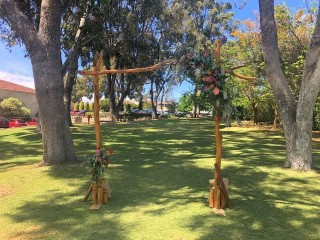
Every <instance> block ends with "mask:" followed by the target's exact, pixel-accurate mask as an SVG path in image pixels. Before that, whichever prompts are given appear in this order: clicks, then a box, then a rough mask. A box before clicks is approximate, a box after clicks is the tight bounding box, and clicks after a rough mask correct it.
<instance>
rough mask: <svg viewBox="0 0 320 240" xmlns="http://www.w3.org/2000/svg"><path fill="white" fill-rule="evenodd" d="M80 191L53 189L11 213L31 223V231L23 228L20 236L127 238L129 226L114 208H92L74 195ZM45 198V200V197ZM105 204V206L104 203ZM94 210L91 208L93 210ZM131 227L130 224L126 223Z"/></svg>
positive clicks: (25, 237) (18, 221)
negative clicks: (116, 216)
mask: <svg viewBox="0 0 320 240" xmlns="http://www.w3.org/2000/svg"><path fill="white" fill-rule="evenodd" d="M77 194H78V192H76V193H73V194H72V195H70V193H52V194H48V195H45V196H42V198H41V197H40V198H39V200H38V201H37V200H35V201H32V202H27V203H25V204H24V205H23V206H20V207H18V208H17V209H16V213H15V214H14V215H10V216H9V217H11V218H13V220H14V221H15V222H17V223H23V222H25V223H30V221H31V222H32V224H33V225H34V226H35V227H34V229H33V230H32V231H28V230H27V231H26V230H25V229H22V230H21V231H19V232H17V233H16V236H15V237H17V238H19V239H125V236H126V234H125V233H126V230H125V228H124V227H123V226H121V225H120V224H119V223H118V222H117V220H116V218H112V217H110V216H108V215H113V214H116V213H115V212H114V210H112V209H110V208H108V209H106V208H104V209H102V210H100V211H95V212H92V210H88V208H89V205H88V204H86V207H84V203H83V202H80V201H78V200H72V201H70V198H72V199H75V198H76V197H77V196H75V195H77ZM43 199H45V201H43ZM102 208H103V207H102ZM90 211H91V212H90ZM126 227H128V226H126Z"/></svg>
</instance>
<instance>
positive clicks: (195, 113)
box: [192, 85, 200, 118]
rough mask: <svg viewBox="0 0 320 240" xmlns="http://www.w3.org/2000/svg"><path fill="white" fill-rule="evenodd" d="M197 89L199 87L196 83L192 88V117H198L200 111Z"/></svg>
mask: <svg viewBox="0 0 320 240" xmlns="http://www.w3.org/2000/svg"><path fill="white" fill-rule="evenodd" d="M198 89H199V88H198V85H196V86H195V88H194V97H193V109H192V117H193V118H197V117H199V114H198V112H199V113H200V110H199V111H198V98H197V96H196V94H197V92H198Z"/></svg>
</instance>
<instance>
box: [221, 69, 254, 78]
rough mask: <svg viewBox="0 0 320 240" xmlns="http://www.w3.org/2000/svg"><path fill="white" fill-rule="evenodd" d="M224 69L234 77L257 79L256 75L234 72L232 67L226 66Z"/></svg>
mask: <svg viewBox="0 0 320 240" xmlns="http://www.w3.org/2000/svg"><path fill="white" fill-rule="evenodd" d="M224 71H225V73H229V74H231V75H233V76H235V77H238V78H241V79H244V80H257V78H256V77H250V76H244V75H241V74H239V73H236V72H234V71H233V68H227V69H225V70H224Z"/></svg>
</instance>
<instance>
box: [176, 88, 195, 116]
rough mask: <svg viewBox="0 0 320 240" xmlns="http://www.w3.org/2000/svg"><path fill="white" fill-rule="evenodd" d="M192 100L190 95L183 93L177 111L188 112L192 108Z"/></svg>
mask: <svg viewBox="0 0 320 240" xmlns="http://www.w3.org/2000/svg"><path fill="white" fill-rule="evenodd" d="M193 98H194V96H192V94H191V93H189V94H188V93H185V94H183V95H182V96H181V97H180V98H179V104H178V107H177V110H178V111H180V112H190V111H191V110H192V107H193ZM173 113H174V112H173Z"/></svg>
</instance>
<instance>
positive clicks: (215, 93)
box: [213, 87, 220, 95]
mask: <svg viewBox="0 0 320 240" xmlns="http://www.w3.org/2000/svg"><path fill="white" fill-rule="evenodd" d="M219 93H220V89H219V88H217V87H215V88H214V89H213V94H214V95H218V94H219Z"/></svg>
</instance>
